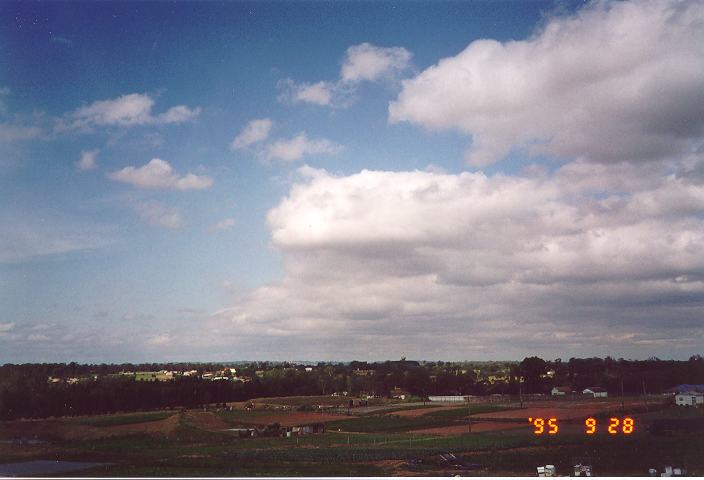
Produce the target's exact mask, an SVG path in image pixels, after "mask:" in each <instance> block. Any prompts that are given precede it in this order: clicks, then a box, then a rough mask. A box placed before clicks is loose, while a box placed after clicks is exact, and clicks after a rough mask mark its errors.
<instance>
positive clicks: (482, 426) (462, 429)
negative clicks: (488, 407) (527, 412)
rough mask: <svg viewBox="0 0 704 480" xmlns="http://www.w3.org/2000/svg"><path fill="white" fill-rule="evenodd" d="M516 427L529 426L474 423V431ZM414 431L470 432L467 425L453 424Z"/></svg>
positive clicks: (432, 432) (456, 433)
mask: <svg viewBox="0 0 704 480" xmlns="http://www.w3.org/2000/svg"><path fill="white" fill-rule="evenodd" d="M514 428H528V427H526V423H514V422H477V423H472V433H479V432H495V431H499V430H510V429H514ZM411 432H412V433H429V434H433V435H462V434H463V433H468V429H467V425H451V426H449V427H435V428H421V429H419V430H411Z"/></svg>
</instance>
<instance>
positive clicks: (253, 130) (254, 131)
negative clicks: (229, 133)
mask: <svg viewBox="0 0 704 480" xmlns="http://www.w3.org/2000/svg"><path fill="white" fill-rule="evenodd" d="M272 125H273V122H272V121H271V119H270V118H259V119H257V120H252V121H250V122H249V123H248V124H247V126H246V127H244V129H243V130H242V131H241V132H240V133H239V135H237V136H236V137H235V139H234V140H233V141H232V143H231V144H230V148H232V149H233V150H240V149H243V148H247V147H249V146H250V145H253V144H255V143H259V142H262V141H264V140H266V139H267V138H269V132H270V131H271V127H272Z"/></svg>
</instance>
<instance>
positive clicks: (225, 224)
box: [213, 218, 235, 232]
mask: <svg viewBox="0 0 704 480" xmlns="http://www.w3.org/2000/svg"><path fill="white" fill-rule="evenodd" d="M234 226H235V219H234V218H223V219H222V220H220V221H219V222H217V223H216V224H215V225H213V229H214V230H215V231H218V232H223V231H226V230H232V227H234Z"/></svg>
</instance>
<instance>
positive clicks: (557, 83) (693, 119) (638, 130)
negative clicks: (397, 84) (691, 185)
mask: <svg viewBox="0 0 704 480" xmlns="http://www.w3.org/2000/svg"><path fill="white" fill-rule="evenodd" d="M702 91H704V4H702V3H701V2H696V1H675V0H669V1H668V0H665V1H663V0H639V1H632V2H594V3H592V4H590V5H589V6H588V7H586V8H584V9H582V10H580V11H579V12H578V13H577V14H575V15H574V16H570V17H558V18H554V19H552V20H550V21H549V22H547V24H546V25H545V26H544V27H543V28H542V29H541V30H539V31H537V32H536V33H535V34H534V35H533V36H532V37H531V38H529V39H527V40H522V41H509V42H504V43H501V42H497V41H494V40H477V41H474V42H472V43H471V44H470V45H469V46H468V47H467V48H466V49H465V50H464V51H462V52H461V53H459V54H458V55H456V56H454V57H450V58H445V59H442V60H440V61H439V62H438V63H437V64H436V65H434V66H432V67H430V68H428V69H426V70H425V71H423V72H421V73H420V74H419V75H418V76H417V77H415V78H412V79H409V80H405V81H404V82H403V89H402V91H401V93H400V94H399V96H398V99H397V100H396V101H394V102H392V103H391V104H390V105H389V120H390V121H391V122H411V123H414V124H418V125H421V126H423V127H426V128H428V129H456V130H459V131H460V132H463V133H466V134H468V135H471V137H472V145H471V149H470V150H469V152H468V156H467V159H468V161H469V162H470V163H471V164H473V165H487V164H490V163H492V162H495V161H497V160H499V159H501V158H502V157H503V156H505V155H506V154H507V153H508V152H509V151H510V150H511V149H513V148H521V149H526V150H527V151H528V152H529V153H532V154H547V155H551V156H555V157H559V158H580V159H586V160H589V161H597V162H620V161H624V160H625V161H638V162H641V161H652V160H654V159H660V158H665V157H668V156H672V155H679V154H682V153H684V152H688V151H691V150H692V148H693V147H696V146H697V145H701V143H702V142H701V135H702V133H703V132H704V116H703V115H702V114H701V112H702V111H704V96H703V95H702V94H701V92H702Z"/></svg>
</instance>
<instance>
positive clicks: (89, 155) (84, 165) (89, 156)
mask: <svg viewBox="0 0 704 480" xmlns="http://www.w3.org/2000/svg"><path fill="white" fill-rule="evenodd" d="M99 152H100V150H98V149H95V150H83V151H82V152H81V158H80V159H78V161H77V162H76V168H78V169H79V170H82V171H85V170H93V169H95V168H97V166H98V165H97V164H96V163H95V159H96V157H97V156H98V153H99Z"/></svg>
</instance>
